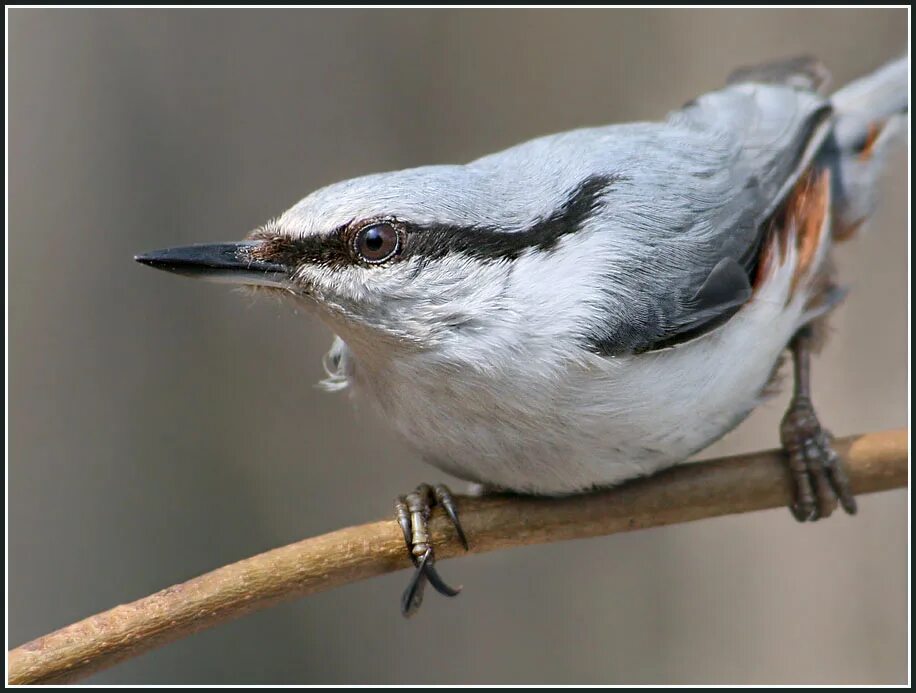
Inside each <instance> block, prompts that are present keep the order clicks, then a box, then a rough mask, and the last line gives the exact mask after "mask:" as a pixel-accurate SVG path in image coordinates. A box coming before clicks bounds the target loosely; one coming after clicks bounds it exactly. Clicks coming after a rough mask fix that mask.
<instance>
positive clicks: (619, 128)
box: [135, 56, 908, 616]
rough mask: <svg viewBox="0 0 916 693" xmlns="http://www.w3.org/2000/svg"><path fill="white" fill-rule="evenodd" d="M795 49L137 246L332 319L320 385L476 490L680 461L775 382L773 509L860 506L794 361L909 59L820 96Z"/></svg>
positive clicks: (898, 97)
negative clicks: (655, 113) (260, 213)
mask: <svg viewBox="0 0 916 693" xmlns="http://www.w3.org/2000/svg"><path fill="white" fill-rule="evenodd" d="M828 79H829V74H828V72H827V70H826V69H825V67H824V66H823V65H822V63H820V62H819V61H818V60H816V59H815V58H813V57H810V56H801V57H794V58H790V59H782V60H777V61H772V62H769V63H765V64H762V65H756V66H751V67H745V68H740V69H738V70H736V71H734V72H733V73H732V75H731V77H729V78H728V80H727V81H726V82H725V83H724V86H722V87H721V88H719V89H716V90H715V91H711V92H709V93H706V94H704V95H702V96H699V97H698V98H696V99H694V100H692V101H690V102H689V103H687V104H686V105H685V106H683V107H682V108H679V109H677V110H675V111H673V112H671V113H670V114H669V115H668V116H667V117H666V118H664V119H662V120H658V121H652V122H638V123H627V124H615V125H608V126H601V127H591V128H581V129H577V130H572V131H568V132H562V133H559V134H554V135H548V136H544V137H539V138H536V139H533V140H530V141H528V142H525V143H523V144H519V145H516V146H514V147H511V148H509V149H506V150H503V151H500V152H498V153H495V154H490V155H488V156H484V157H482V158H479V159H476V160H474V161H471V162H470V163H467V164H462V165H431V166H421V167H418V168H410V169H406V170H401V171H393V172H387V173H378V174H372V175H366V176H362V177H358V178H354V179H351V180H346V181H342V182H339V183H335V184H332V185H329V186H327V187H323V188H321V189H319V190H317V191H315V192H312V193H311V194H309V195H308V196H307V197H305V198H304V199H302V200H301V201H299V202H298V203H296V204H295V205H293V206H292V207H291V208H290V209H288V210H287V211H286V212H284V213H282V214H281V215H280V216H278V217H276V218H275V219H273V220H271V221H268V222H267V223H265V224H263V225H262V226H260V227H258V228H257V229H255V230H254V231H253V232H251V233H250V234H248V236H247V237H246V238H245V239H244V240H242V241H239V242H231V243H216V244H198V245H192V246H183V247H172V248H166V249H164V250H158V251H153V252H149V253H144V254H141V255H137V256H136V257H135V259H136V260H137V261H138V262H140V263H142V264H145V265H149V266H151V267H154V268H157V269H162V270H167V271H170V272H175V273H178V274H183V275H187V276H191V277H195V278H200V279H207V280H212V281H218V282H224V283H229V284H236V285H242V286H247V287H250V288H252V289H254V290H255V291H266V292H270V293H274V294H277V295H279V296H282V297H284V298H286V299H288V300H289V301H291V302H292V303H293V304H295V305H296V306H297V307H299V308H301V309H302V310H303V311H304V312H306V313H308V314H310V315H313V316H315V317H317V318H318V319H320V320H321V321H322V322H324V323H325V324H326V325H327V326H328V327H329V328H330V330H331V331H332V332H333V333H334V335H335V337H334V341H333V344H332V345H331V348H330V351H329V352H328V353H327V355H326V357H325V361H324V363H325V369H326V371H327V379H326V380H324V381H323V386H324V387H325V389H327V390H330V391H337V390H342V389H344V388H349V389H350V391H351V392H352V393H353V395H354V396H355V397H357V398H359V399H360V400H362V401H367V402H369V403H371V405H373V407H374V409H375V410H376V412H377V413H378V415H379V416H380V417H381V418H382V419H383V420H384V422H385V423H386V425H387V426H388V427H390V428H391V429H392V430H393V431H395V432H396V433H397V434H398V435H399V436H400V437H401V438H402V439H403V440H404V441H405V442H406V443H407V444H408V446H409V447H410V448H411V449H413V450H414V451H415V452H416V453H417V454H418V456H419V457H420V458H421V459H422V460H424V461H425V462H428V463H429V464H431V465H433V466H435V467H437V468H438V469H439V470H441V471H444V472H446V473H448V474H450V475H452V476H454V477H457V478H458V479H461V480H464V481H466V482H470V483H471V484H472V486H473V487H474V488H475V489H477V491H478V492H482V493H493V492H499V493H516V494H530V495H541V496H567V495H573V494H578V493H585V492H588V491H590V490H593V489H598V488H606V487H610V486H615V485H618V484H621V483H623V482H626V481H628V480H631V479H634V478H637V477H643V476H647V475H651V474H653V473H655V472H657V471H659V470H662V469H665V468H668V467H672V466H674V465H677V464H681V463H683V462H685V461H687V460H689V459H690V458H691V457H692V456H693V455H695V454H696V453H698V452H699V451H701V450H703V449H704V448H706V447H707V446H709V445H710V444H711V443H713V442H714V441H716V440H718V439H719V438H721V437H722V436H723V435H725V434H726V433H727V432H729V431H730V430H732V429H733V428H735V427H736V426H737V425H738V424H739V423H740V422H741V421H742V420H743V419H745V417H747V416H748V415H749V414H750V412H752V411H753V410H754V409H755V408H756V407H757V406H758V405H759V404H760V403H761V402H763V401H764V400H765V399H766V398H767V397H768V396H769V395H770V394H771V393H772V391H773V390H774V389H775V385H774V384H775V383H776V382H777V381H778V377H779V376H778V374H779V372H780V367H781V364H782V362H783V360H784V357H785V355H786V354H791V357H792V359H791V360H792V373H793V376H794V377H793V382H794V387H793V392H792V396H791V401H790V404H789V406H788V409H787V411H786V413H785V416H784V418H783V419H782V423H781V425H780V440H781V443H782V447H783V448H784V451H785V458H786V465H787V470H788V474H789V476H790V477H791V479H792V482H793V485H794V500H793V501H792V503H791V504H790V510H791V512H792V514H793V515H794V517H795V518H796V519H797V520H799V521H802V522H807V521H814V520H817V519H820V518H826V517H828V516H830V515H831V513H832V512H833V511H834V509H835V508H836V506H837V505H838V504H839V506H841V507H842V508H843V509H844V510H845V511H846V512H847V513H850V514H854V513H855V512H856V501H855V498H854V496H853V493H852V490H851V489H850V484H849V479H848V477H847V475H846V473H845V471H844V468H843V464H842V461H841V460H840V459H839V458H838V456H837V454H836V453H835V452H834V450H833V449H832V447H831V436H830V433H829V432H828V430H827V429H826V428H825V427H824V426H822V424H821V422H820V420H819V418H818V415H817V413H816V410H815V408H814V404H813V396H812V387H811V375H810V362H811V356H812V354H813V353H816V351H817V350H818V349H819V348H820V347H821V345H822V344H823V342H824V340H825V338H826V335H827V330H826V328H825V321H826V318H827V316H828V314H829V313H830V312H831V311H832V310H833V309H834V308H835V307H836V306H837V305H838V304H839V303H840V302H841V301H842V299H843V297H844V295H845V289H844V287H843V286H842V284H840V283H838V282H837V280H836V277H835V272H834V269H833V263H832V259H831V258H832V254H833V252H832V251H833V248H834V246H835V245H836V244H837V243H839V242H841V241H843V240H845V239H847V238H849V237H851V236H852V235H854V234H855V233H856V231H857V230H858V229H859V228H860V227H861V226H862V225H863V223H864V222H865V221H866V220H867V219H868V217H869V215H870V214H871V213H872V211H873V210H874V209H875V206H876V204H877V199H878V187H879V186H878V181H879V178H880V174H881V171H882V168H883V164H884V162H885V160H886V159H887V156H888V153H889V152H890V151H892V149H893V146H894V144H895V143H897V142H899V140H900V139H901V137H900V135H901V133H903V132H905V130H906V128H905V124H906V119H907V117H908V97H907V82H908V59H907V57H906V56H904V57H901V58H898V59H896V60H894V61H892V62H889V63H887V64H886V65H884V66H883V67H881V68H879V69H877V70H876V71H874V72H872V73H870V74H868V75H866V76H864V77H862V78H860V79H858V80H855V81H853V82H851V83H849V84H847V85H846V86H844V87H842V88H840V89H839V90H837V91H835V92H833V93H832V94H827V93H826V91H827V90H826V83H827V81H828ZM395 505H396V508H395V516H396V519H397V522H398V523H399V525H400V527H401V530H402V531H403V534H404V541H405V544H406V549H407V552H408V554H409V557H410V559H411V560H412V562H413V565H414V573H413V576H412V578H411V580H410V582H409V584H408V587H407V589H406V590H405V592H404V594H403V596H402V598H401V609H402V612H403V613H404V614H405V615H407V616H409V615H411V614H413V613H415V612H416V610H417V609H418V608H419V606H420V604H421V603H422V599H423V593H424V587H425V585H426V584H430V585H432V586H433V588H434V589H436V590H437V591H439V592H440V593H442V594H445V595H448V596H453V595H455V594H457V593H458V590H457V589H454V588H452V587H450V586H449V585H448V584H447V583H446V582H445V581H444V580H443V579H442V577H441V576H440V575H439V573H438V571H437V569H436V567H435V553H434V547H433V546H432V545H431V543H430V542H431V539H430V535H429V531H428V522H429V520H430V517H431V514H432V512H433V509H434V508H435V507H437V506H438V507H439V508H441V510H442V511H444V512H445V513H446V514H447V516H448V517H449V518H450V520H451V523H452V524H453V526H454V528H455V530H456V532H457V536H458V538H459V539H460V541H461V542H462V543H463V544H464V546H465V548H467V547H468V537H466V536H465V534H464V531H463V528H462V526H461V523H460V519H459V507H458V503H457V501H456V499H455V497H454V495H453V494H452V492H451V490H450V489H449V487H448V486H446V485H445V484H435V485H432V484H425V483H424V484H421V485H420V486H419V487H417V489H416V490H415V491H413V492H411V493H409V494H406V495H404V496H401V497H399V498H398V499H397V501H396V504H395Z"/></svg>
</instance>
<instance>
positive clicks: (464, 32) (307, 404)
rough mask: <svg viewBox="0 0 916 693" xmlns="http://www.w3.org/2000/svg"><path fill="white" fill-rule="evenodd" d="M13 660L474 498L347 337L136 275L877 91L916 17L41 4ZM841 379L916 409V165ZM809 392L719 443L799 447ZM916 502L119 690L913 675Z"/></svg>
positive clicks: (610, 558)
mask: <svg viewBox="0 0 916 693" xmlns="http://www.w3.org/2000/svg"><path fill="white" fill-rule="evenodd" d="M9 19H10V24H9V174H10V179H9V229H8V241H9V290H10V297H9V378H10V380H9V403H10V410H9V433H10V437H9V511H8V512H9V639H10V644H11V645H18V644H21V643H22V642H24V641H26V640H28V639H31V638H34V637H36V636H39V635H41V634H43V633H45V632H47V631H50V630H52V629H55V628H58V627H60V626H63V625H66V624H68V623H70V622H72V621H74V620H76V619H80V618H82V617H85V616H87V615H89V614H91V613H94V612H97V611H100V610H103V609H106V608H109V607H111V606H114V605H116V604H119V603H123V602H126V601H130V600H133V599H136V598H139V597H142V596H144V595H146V594H148V593H150V592H153V591H156V590H158V589H161V588H163V587H165V586H167V585H170V584H172V583H175V582H178V581H182V580H185V579H188V578H190V577H193V576H195V575H198V574H200V573H202V572H205V571H207V570H210V569H212V568H215V567H218V566H220V565H222V564H225V563H228V562H231V561H235V560H237V559H240V558H243V557H246V556H249V555H251V554H254V553H257V552H260V551H263V550H266V549H269V548H273V547H275V546H278V545H282V544H285V543H288V542H291V541H295V540H297V539H300V538H303V537H306V536H309V535H314V534H318V533H321V532H324V531H328V530H332V529H335V528H338V527H341V526H344V525H347V524H353V523H358V522H362V521H368V520H372V519H376V518H379V517H385V516H387V515H389V514H390V513H391V512H392V499H393V498H394V496H395V495H397V494H398V493H402V492H405V491H406V490H409V489H410V488H412V487H413V486H414V485H416V484H417V483H418V482H419V481H421V480H430V481H434V480H441V479H443V476H442V474H441V473H439V472H438V471H437V470H434V469H432V468H427V467H425V466H423V465H422V464H421V463H420V462H419V461H417V460H416V459H414V458H412V457H411V455H410V454H408V453H407V452H406V450H405V449H404V448H403V447H402V446H401V445H400V444H399V443H398V442H397V441H396V440H395V439H394V438H393V437H392V435H391V434H390V433H389V432H388V431H387V430H386V428H385V426H384V424H383V423H382V422H381V421H379V420H377V419H371V418H366V417H360V418H357V417H356V416H355V414H354V412H353V411H352V409H351V405H350V403H349V402H348V400H347V398H346V396H343V395H336V396H335V395H328V394H324V393H322V392H320V391H319V390H317V389H315V388H314V387H313V384H314V383H315V382H317V381H318V380H319V379H320V378H321V377H322V370H321V365H320V359H321V356H322V354H323V353H324V351H325V349H326V348H327V346H328V344H329V343H330V335H329V334H328V333H327V332H326V331H325V330H324V329H323V328H322V327H321V326H320V325H318V324H316V323H313V322H310V321H308V320H307V319H305V318H304V317H303V316H297V315H294V314H293V313H292V312H291V311H290V310H289V309H288V307H286V306H284V305H280V304H276V303H274V302H272V301H252V300H251V299H249V298H247V297H246V296H243V295H240V294H238V293H235V292H231V291H227V290H226V289H225V288H224V287H220V286H214V285H208V284H203V283H194V282H190V281H185V280H182V279H178V278H175V277H168V276H165V275H163V274H161V273H157V272H152V271H150V270H148V269H145V268H143V267H140V266H138V265H136V264H134V263H133V262H132V260H131V257H132V255H133V254H134V253H136V252H139V251H142V250H148V249H152V248H157V247H163V246H168V245H172V244H175V245H177V244H184V243H192V242H200V241H217V240H232V239H238V238H241V237H242V236H243V235H244V234H245V233H246V232H248V231H249V230H250V229H252V228H253V227H255V226H256V225H258V224H260V223H261V222H263V221H265V220H266V219H268V218H269V217H271V216H273V215H276V214H278V213H279V212H281V211H282V210H284V209H285V208H286V207H288V206H289V205H291V204H292V203H293V202H295V201H297V200H298V199H299V198H300V197H302V196H304V195H305V194H306V193H308V192H309V191H311V190H313V189H314V188H316V187H318V186H321V185H323V184H326V183H330V182H333V181H336V180H338V179H342V178H347V177H351V176H355V175H359V174H363V173H368V172H373V171H378V170H387V169H396V168H402V167H407V166H414V165H419V164H427V163H441V162H460V161H466V160H470V159H472V158H474V157H477V156H479V155H482V154H485V153H489V152H490V151H492V150H496V149H499V148H502V147H505V146H508V145H512V144H515V143H516V142H519V141H522V140H525V139H527V138H530V137H532V136H535V135H540V134H546V133H548V132H552V131H558V130H564V129H568V128H573V127H578V126H583V125H597V124H603V123H607V122H613V121H626V120H633V119H649V118H659V117H661V116H663V115H664V114H665V113H666V112H667V111H668V110H670V109H673V108H675V107H678V106H679V105H680V104H682V103H684V102H686V101H687V100H688V99H690V98H691V97H693V96H695V95H696V94H698V93H701V92H703V91H705V90H709V89H713V88H716V87H718V86H719V85H721V84H722V82H723V80H724V78H725V76H726V74H727V73H728V72H729V71H730V70H731V69H732V68H733V67H735V66H737V65H740V64H746V63H753V62H755V61H762V60H766V59H771V58H774V57H780V56H785V55H790V54H796V53H813V54H816V55H818V56H820V57H821V58H822V59H823V60H824V61H825V62H826V63H827V65H828V66H829V67H830V69H831V70H832V72H833V75H834V85H837V84H842V83H843V82H845V81H846V80H848V79H851V78H853V77H855V76H857V75H859V74H862V73H864V72H866V71H868V70H870V69H872V68H875V67H877V66H878V65H880V64H881V63H882V62H883V61H885V60H887V59H889V58H892V57H894V56H896V55H898V54H900V53H901V52H903V51H904V50H905V47H906V45H907V26H908V16H907V11H906V10H874V11H872V10H845V9H839V10H805V11H802V10H799V11H795V10H758V11H747V10H708V11H696V10H665V11H635V10H634V11H616V10H603V11H542V10H525V11H472V10H468V11H413V10H376V11H370V10H358V11H357V10H353V11H318V10H314V11H233V10H223V11H202V10H194V11H189V10H185V11H179V10H169V11H166V10H142V11H141V10H119V11H111V10H109V11H106V10H96V11H85V10H84V11H71V10H63V9H62V10H37V9H36V10H25V9H12V10H10V11H9ZM889 174H890V175H889V176H888V177H887V180H886V184H885V187H884V204H883V206H882V207H881V209H880V211H879V213H878V215H877V218H876V219H875V221H874V224H873V226H872V227H871V232H870V233H869V234H866V235H865V236H864V237H859V238H857V239H856V240H854V241H852V242H851V243H849V244H847V245H845V246H844V247H842V248H841V250H840V251H839V253H838V255H839V258H838V259H839V265H840V270H841V273H842V277H843V280H844V281H845V282H847V283H848V284H850V285H851V287H852V293H851V295H850V297H849V299H848V300H847V302H846V304H845V306H844V307H843V308H842V309H841V310H840V311H839V314H838V315H837V316H836V318H835V319H834V320H833V323H832V325H833V329H834V332H835V335H834V339H833V340H832V341H831V342H830V344H829V346H828V348H827V349H826V351H825V353H824V354H823V355H822V357H821V358H820V359H819V360H818V361H817V362H816V365H815V378H816V385H815V387H816V389H815V393H816V401H817V404H818V405H819V407H820V411H821V415H822V417H823V418H824V420H825V422H826V423H827V424H828V425H829V426H830V427H831V428H832V429H833V431H834V432H835V433H837V434H838V435H844V434H851V433H856V432H862V431H868V430H878V429H885V428H890V427H897V426H902V425H905V424H906V421H907V417H906V412H907V399H906V393H907V389H906V387H907V386H906V382H907V351H906V350H907V337H906V335H907V332H906V330H907V315H908V312H907V284H906V269H907V217H906V208H907V187H908V186H907V157H906V151H905V148H904V147H901V151H900V153H899V154H898V155H897V156H895V157H894V159H893V161H892V166H891V170H890V172H889ZM785 402H786V398H785V396H780V397H777V398H776V399H775V400H773V401H772V402H771V403H770V404H769V405H768V406H766V407H764V408H763V409H762V410H761V411H759V412H757V413H756V414H755V415H754V416H753V417H752V418H751V419H750V420H749V421H748V422H746V423H745V424H744V425H743V426H742V427H741V428H740V429H739V430H738V431H736V432H735V433H733V434H731V435H730V436H729V437H727V438H726V439H725V440H724V441H722V442H720V443H719V444H717V445H716V446H715V447H714V448H713V449H711V450H709V451H708V452H707V453H706V455H710V456H711V455H718V454H725V453H731V452H739V451H748V450H756V449H762V448H768V447H772V446H774V445H776V443H777V423H778V421H779V418H780V417H781V414H782V410H783V407H784V405H785ZM906 523H907V496H906V493H905V492H903V491H897V492H890V493H883V494H879V495H875V496H870V497H865V498H862V499H861V511H860V515H859V516H858V517H856V518H848V517H836V518H834V519H831V520H830V521H828V522H824V523H819V524H817V525H815V526H799V525H797V524H796V523H795V521H794V520H792V519H791V518H790V516H789V513H788V511H785V510H778V511H775V510H774V511H770V512H763V513H757V514H753V515H748V516H743V517H729V518H723V519H718V520H708V521H703V522H699V523H696V524H692V525H684V526H678V527H669V528H666V529H655V530H648V531H643V532H637V533H633V534H628V535H619V536H614V537H607V538H603V539H593V540H588V541H579V542H569V543H564V544H561V545H555V546H540V547H533V548H528V549H520V550H514V551H506V552H501V553H497V554H492V555H486V556H475V557H469V558H466V559H462V560H460V561H451V562H449V563H447V564H445V565H444V566H443V574H444V575H445V576H446V577H447V578H448V579H449V580H450V581H452V582H454V583H460V584H464V585H465V591H464V593H463V594H462V595H461V596H460V597H459V598H458V599H456V600H445V599H442V598H438V597H437V596H436V595H430V596H429V598H428V599H427V603H426V604H425V605H424V608H423V610H422V611H421V613H420V614H419V616H418V617H417V618H415V619H413V620H412V621H409V622H408V621H405V620H404V619H403V618H401V616H400V615H399V613H398V598H399V595H400V592H401V589H402V588H403V586H404V582H405V579H406V577H407V575H406V573H402V574H397V575H393V576H388V577H386V578H382V579H376V580H372V581H368V582H363V583H360V584H357V585H353V586H350V587H347V588H344V589H339V590H336V591H333V592H329V593H326V594H321V595H318V596H314V597H310V598H307V599H304V600H300V601H297V602H294V603H291V604H287V605H282V606H279V607H276V608H273V609H271V610H269V611H267V612H263V613H259V614H256V615H253V616H249V617H246V618H244V619H242V620H240V621H237V622H234V623H231V624H228V625H225V626H222V627H219V628H217V629H215V630H211V631H208V632H205V633H201V634H198V635H195V636H193V637H191V638H189V639H187V640H184V641H182V642H179V643H176V644H173V645H170V646H168V647H165V648H164V649H161V650H158V651H156V652H154V653H151V654H149V655H146V656H144V657H142V658H140V659H136V660H133V661H130V662H127V663H125V664H122V665H120V666H118V667H116V668H114V669H111V670H110V671H107V672H104V673H102V674H100V675H97V676H95V677H94V678H93V679H91V680H92V681H95V682H98V683H219V682H225V683H243V682H257V683H373V682H375V683H399V682H400V683H450V682H452V683H454V682H470V683H484V682H493V683H526V682H529V683H537V682H543V683H550V682H553V683H556V682H574V683H602V682H605V683H608V682H613V683H665V682H680V683H791V682H803V683H852V682H859V683H866V682H874V683H879V682H880V683H903V682H904V681H905V680H906V676H907V611H908V609H907V541H908V534H907V524H906Z"/></svg>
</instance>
